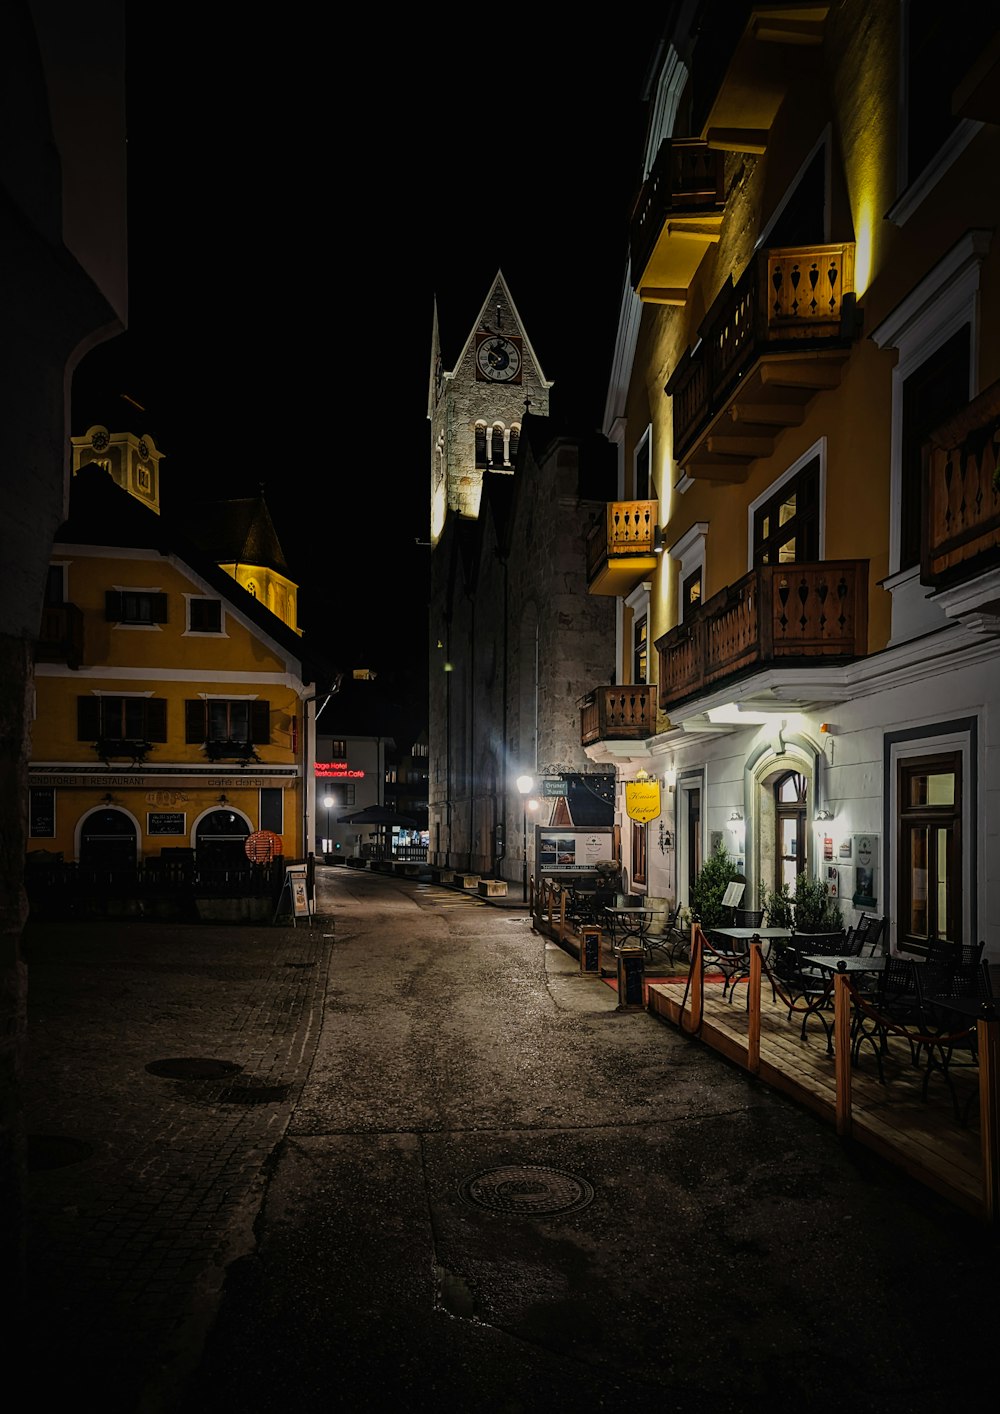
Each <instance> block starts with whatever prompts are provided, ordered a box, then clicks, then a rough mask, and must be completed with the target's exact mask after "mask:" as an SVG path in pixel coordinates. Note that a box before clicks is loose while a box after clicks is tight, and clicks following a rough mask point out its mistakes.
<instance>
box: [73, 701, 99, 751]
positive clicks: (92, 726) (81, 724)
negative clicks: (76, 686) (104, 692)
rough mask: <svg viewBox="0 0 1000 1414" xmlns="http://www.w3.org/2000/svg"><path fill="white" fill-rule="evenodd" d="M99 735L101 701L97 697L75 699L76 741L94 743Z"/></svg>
mask: <svg viewBox="0 0 1000 1414" xmlns="http://www.w3.org/2000/svg"><path fill="white" fill-rule="evenodd" d="M100 735H101V699H100V698H99V697H78V698H77V699H76V739H77V741H96V740H97V738H98V737H99V736H100Z"/></svg>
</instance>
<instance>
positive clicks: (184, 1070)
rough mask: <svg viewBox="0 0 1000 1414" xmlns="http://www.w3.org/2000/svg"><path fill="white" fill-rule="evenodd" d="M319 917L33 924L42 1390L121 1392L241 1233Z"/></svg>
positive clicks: (70, 1399) (265, 1154)
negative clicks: (291, 921) (222, 923)
mask: <svg viewBox="0 0 1000 1414" xmlns="http://www.w3.org/2000/svg"><path fill="white" fill-rule="evenodd" d="M332 946H333V937H332V931H330V930H329V929H327V928H324V926H323V920H322V919H317V920H316V921H315V923H314V926H312V927H307V926H304V925H302V924H300V925H299V926H297V927H277V928H275V927H268V926H239V927H218V926H212V925H200V926H199V925H182V924H172V925H161V924H156V923H139V924H135V923H73V924H68V925H67V924H55V923H54V924H49V923H43V924H36V925H30V924H29V928H28V931H27V934H26V938H25V948H24V952H25V957H26V961H27V964H28V988H29V990H28V1053H27V1063H26V1067H25V1074H24V1085H23V1090H24V1101H25V1112H26V1127H27V1131H28V1161H29V1224H30V1230H29V1236H28V1291H27V1293H26V1301H25V1305H24V1310H23V1312H22V1315H23V1317H24V1323H23V1330H22V1331H21V1332H20V1345H21V1350H20V1359H21V1363H22V1364H23V1365H24V1366H25V1368H26V1369H28V1370H30V1371H32V1372H33V1375H32V1383H33V1386H34V1390H35V1397H36V1398H40V1399H41V1402H42V1403H43V1405H44V1406H45V1407H47V1408H59V1407H67V1408H68V1407H72V1406H73V1405H76V1404H79V1403H81V1402H90V1401H94V1402H96V1403H97V1404H98V1405H99V1406H100V1407H101V1408H102V1409H103V1410H105V1411H110V1410H122V1411H125V1410H135V1409H138V1408H139V1407H140V1405H139V1403H138V1400H139V1396H140V1391H141V1390H142V1389H143V1387H144V1385H145V1384H146V1382H147V1380H148V1379H149V1377H150V1374H151V1372H152V1373H154V1374H155V1372H157V1371H160V1370H164V1369H166V1368H167V1367H169V1366H172V1365H173V1364H174V1362H176V1361H178V1360H179V1359H181V1357H182V1356H183V1353H184V1351H185V1350H187V1349H190V1348H194V1347H195V1346H197V1344H198V1341H199V1337H200V1333H201V1325H202V1322H203V1321H204V1320H205V1319H206V1318H207V1317H208V1315H209V1314H210V1312H211V1310H212V1309H213V1300H214V1296H215V1293H216V1292H217V1291H218V1290H219V1289H220V1288H221V1284H222V1281H223V1277H224V1273H225V1269H226V1267H227V1265H228V1264H229V1263H231V1262H232V1261H233V1260H234V1258H236V1257H237V1256H238V1255H239V1254H240V1253H241V1252H243V1251H245V1250H247V1248H248V1247H249V1246H250V1245H251V1244H252V1240H253V1238H252V1224H253V1221H254V1219H255V1217H256V1215H257V1212H258V1209H259V1205H260V1198H261V1192H262V1189H263V1186H264V1181H265V1175H266V1167H267V1164H268V1162H269V1160H270V1157H271V1155H272V1154H273V1151H274V1147H275V1144H276V1143H277V1142H278V1140H279V1139H280V1138H281V1136H282V1134H283V1133H284V1131H285V1128H286V1126H287V1124H288V1120H289V1117H290V1115H291V1114H292V1112H293V1110H294V1106H295V1103H296V1100H297V1098H298V1096H299V1094H300V1092H301V1088H302V1085H303V1084H304V1082H305V1079H306V1076H307V1075H308V1072H309V1066H310V1063H311V1060H312V1056H313V1053H314V1050H315V1046H316V1042H317V1038H318V1036H319V1030H320V1024H321V1021H322V1012H323V1002H324V996H325V991H326V985H327V973H328V964H329V957H330V950H331V948H332Z"/></svg>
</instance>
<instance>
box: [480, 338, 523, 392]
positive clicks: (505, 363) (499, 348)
mask: <svg viewBox="0 0 1000 1414" xmlns="http://www.w3.org/2000/svg"><path fill="white" fill-rule="evenodd" d="M476 363H477V365H478V368H479V371H480V373H481V374H482V376H483V377H484V378H488V379H489V380H490V382H491V383H509V382H510V381H511V379H512V378H516V377H517V375H518V373H520V371H521V351H520V349H519V348H518V347H517V345H516V344H512V343H511V341H510V339H505V338H504V337H503V336H502V335H501V334H491V335H490V336H489V337H488V338H486V339H484V340H483V341H482V343H481V344H480V345H479V348H478V349H477V350H476Z"/></svg>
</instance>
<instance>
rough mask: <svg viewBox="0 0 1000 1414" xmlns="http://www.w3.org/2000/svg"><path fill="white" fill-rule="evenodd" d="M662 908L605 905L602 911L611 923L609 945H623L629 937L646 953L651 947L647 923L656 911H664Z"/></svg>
mask: <svg viewBox="0 0 1000 1414" xmlns="http://www.w3.org/2000/svg"><path fill="white" fill-rule="evenodd" d="M665 911H666V910H665V909H662V908H629V907H627V906H622V907H615V908H611V907H607V908H605V910H604V912H605V914H606V915H607V918H608V921H609V923H610V925H611V945H612V947H614V948H619V947H622V946H623V945H625V944H626V943H627V942H628V941H629V940H630V939H631V940H632V941H633V942H635V943H639V945H640V946H641V947H642V950H643V952H645V953H648V952H649V950H650V948H651V947H652V943H651V941H650V939H649V936H648V935H649V925H650V923H652V921H653V919H654V918H655V917H656V915H657V914H658V913H664V912H665Z"/></svg>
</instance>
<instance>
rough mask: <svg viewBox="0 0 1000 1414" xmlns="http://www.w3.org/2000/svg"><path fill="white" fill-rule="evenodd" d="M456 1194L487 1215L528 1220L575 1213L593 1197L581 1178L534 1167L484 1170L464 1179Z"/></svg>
mask: <svg viewBox="0 0 1000 1414" xmlns="http://www.w3.org/2000/svg"><path fill="white" fill-rule="evenodd" d="M459 1193H460V1195H461V1197H462V1198H463V1199H464V1200H465V1202H466V1203H471V1204H473V1206H474V1207H477V1208H487V1209H488V1210H489V1211H490V1212H491V1213H524V1214H527V1215H529V1216H532V1217H535V1216H538V1215H540V1214H544V1213H573V1212H576V1210H577V1209H579V1208H585V1207H586V1206H587V1204H588V1203H589V1202H590V1201H591V1199H592V1198H593V1196H594V1190H593V1188H592V1187H591V1185H590V1184H589V1183H588V1182H587V1180H586V1179H585V1178H574V1176H573V1175H572V1174H571V1173H561V1172H560V1171H559V1170H558V1169H549V1168H542V1167H541V1166H540V1165H536V1164H515V1165H512V1166H511V1167H509V1168H500V1169H487V1170H486V1171H485V1173H477V1174H476V1175H475V1177H474V1178H469V1179H466V1181H465V1183H463V1184H462V1186H461V1188H460V1189H459Z"/></svg>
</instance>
